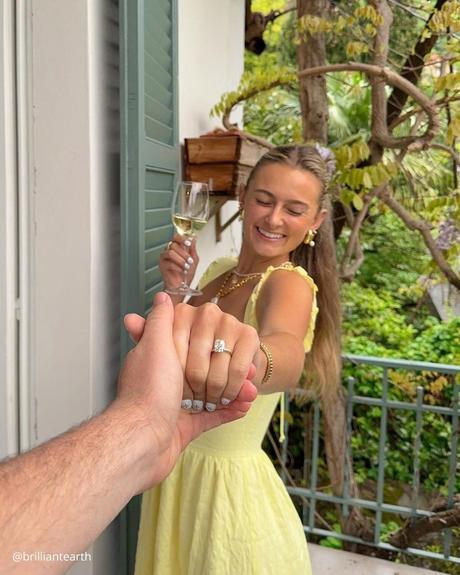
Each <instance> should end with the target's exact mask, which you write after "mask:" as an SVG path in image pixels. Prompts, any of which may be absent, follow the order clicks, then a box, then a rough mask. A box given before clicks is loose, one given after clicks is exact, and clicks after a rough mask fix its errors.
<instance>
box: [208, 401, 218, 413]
mask: <svg viewBox="0 0 460 575" xmlns="http://www.w3.org/2000/svg"><path fill="white" fill-rule="evenodd" d="M216 409H217V405H216V404H215V403H211V402H210V401H208V402H207V403H206V411H216Z"/></svg>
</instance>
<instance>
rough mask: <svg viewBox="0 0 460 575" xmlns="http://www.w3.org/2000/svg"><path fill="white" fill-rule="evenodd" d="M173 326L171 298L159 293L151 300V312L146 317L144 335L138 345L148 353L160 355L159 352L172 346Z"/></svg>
mask: <svg viewBox="0 0 460 575" xmlns="http://www.w3.org/2000/svg"><path fill="white" fill-rule="evenodd" d="M173 324H174V307H173V304H172V301H171V298H170V297H169V295H168V294H166V293H164V292H159V293H157V294H156V295H155V297H154V300H153V307H152V311H151V312H150V313H149V315H148V316H147V319H146V321H145V325H144V333H143V335H142V339H141V340H140V342H139V345H141V344H142V345H144V346H145V347H147V350H148V351H151V352H153V351H155V352H156V353H161V350H162V349H164V348H165V347H167V348H168V349H169V347H171V345H172V335H173Z"/></svg>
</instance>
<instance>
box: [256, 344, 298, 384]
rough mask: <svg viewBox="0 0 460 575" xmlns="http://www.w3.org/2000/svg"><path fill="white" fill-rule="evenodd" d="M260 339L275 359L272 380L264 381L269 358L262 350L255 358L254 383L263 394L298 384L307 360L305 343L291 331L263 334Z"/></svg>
mask: <svg viewBox="0 0 460 575" xmlns="http://www.w3.org/2000/svg"><path fill="white" fill-rule="evenodd" d="M260 341H262V342H263V343H265V345H266V346H267V347H268V348H269V350H270V353H271V355H272V359H273V373H272V376H271V378H270V380H269V381H268V382H266V383H262V380H263V377H264V375H265V372H266V370H267V358H266V355H265V353H264V352H263V351H262V350H259V351H258V352H257V356H256V359H255V365H256V369H257V372H256V377H255V378H254V380H253V383H254V384H255V385H256V387H257V388H258V390H259V393H261V394H268V393H274V392H277V391H287V390H289V389H292V388H293V387H295V386H296V384H297V382H298V381H299V379H300V376H301V374H302V369H303V365H304V360H305V351H304V348H303V343H302V342H300V341H299V339H298V338H296V337H295V336H293V335H292V334H289V333H276V334H271V335H265V336H264V335H261V336H260Z"/></svg>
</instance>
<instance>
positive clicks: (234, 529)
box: [135, 258, 317, 575]
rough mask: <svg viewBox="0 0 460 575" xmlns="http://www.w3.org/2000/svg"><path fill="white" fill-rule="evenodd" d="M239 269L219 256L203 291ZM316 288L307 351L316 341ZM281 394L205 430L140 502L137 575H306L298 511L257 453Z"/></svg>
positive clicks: (249, 313)
mask: <svg viewBox="0 0 460 575" xmlns="http://www.w3.org/2000/svg"><path fill="white" fill-rule="evenodd" d="M235 265H236V260H235V258H221V259H219V260H217V261H215V262H214V263H213V264H211V265H210V266H209V268H208V269H207V271H206V272H205V274H204V275H203V277H202V278H201V280H200V286H201V287H204V286H205V285H206V284H207V283H209V282H211V281H212V280H213V279H215V278H216V277H218V276H219V275H221V274H222V273H225V271H227V270H229V269H231V268H232V267H234V266H235ZM274 269H276V268H273V267H269V268H268V269H267V270H266V272H265V273H264V275H263V276H262V278H261V280H260V281H259V283H258V284H257V286H256V287H255V288H254V291H253V293H252V295H251V297H250V298H249V300H248V303H247V305H246V310H245V318H244V321H245V323H247V324H250V325H252V326H254V327H255V328H256V329H257V327H258V326H257V319H256V310H255V307H256V301H257V296H258V294H259V292H260V289H261V287H262V285H263V284H264V282H265V281H266V280H267V278H268V276H269V275H270V273H271V272H272V271H273V270H274ZM291 269H292V271H293V273H299V274H301V275H302V276H303V277H305V279H306V281H308V283H309V284H310V285H311V287H312V288H313V298H314V299H313V308H312V317H311V323H310V326H309V328H308V331H307V334H306V337H305V342H304V343H305V350H306V351H308V350H309V349H310V347H311V343H312V340H313V332H314V325H315V318H316V314H317V306H316V285H315V284H314V282H313V280H312V279H311V278H310V276H309V275H308V274H307V273H306V271H305V270H304V269H303V268H301V267H294V266H292V267H291ZM281 395H282V394H281V393H273V394H270V395H260V396H258V397H257V399H256V400H255V401H254V403H253V405H252V407H251V409H250V411H249V413H248V414H247V415H246V416H245V417H243V418H242V419H240V420H238V421H234V422H232V423H228V424H226V425H223V426H220V427H218V428H216V429H213V430H211V431H208V432H206V433H204V434H202V435H201V436H200V437H198V438H197V439H196V440H195V441H193V442H192V443H191V444H190V445H189V446H188V447H187V448H186V449H185V451H184V452H183V454H182V455H181V457H180V458H179V461H178V463H177V465H176V466H175V468H174V469H173V471H172V472H171V474H170V475H169V476H168V477H167V478H166V479H165V480H164V481H163V482H162V483H161V484H160V485H159V486H157V487H154V488H152V489H150V490H149V491H146V492H145V493H144V495H143V498H142V511H141V520H140V525H139V536H138V544H137V553H136V569H135V575H271V574H273V575H307V574H311V567H310V560H309V556H308V549H307V543H306V538H305V533H304V531H303V528H302V523H301V521H300V518H299V516H298V513H297V511H296V509H295V507H294V505H293V503H292V501H291V499H290V497H289V495H288V493H287V492H286V489H285V487H284V485H283V483H282V481H281V479H280V478H279V476H278V474H277V472H276V470H275V468H274V467H273V464H272V463H271V461H270V459H269V458H268V456H267V455H266V454H265V452H264V451H263V450H262V448H261V444H262V440H263V438H264V435H265V433H266V430H267V428H268V425H269V423H270V419H271V417H272V415H273V412H274V411H275V408H276V406H277V404H278V401H279V400H280V396H281Z"/></svg>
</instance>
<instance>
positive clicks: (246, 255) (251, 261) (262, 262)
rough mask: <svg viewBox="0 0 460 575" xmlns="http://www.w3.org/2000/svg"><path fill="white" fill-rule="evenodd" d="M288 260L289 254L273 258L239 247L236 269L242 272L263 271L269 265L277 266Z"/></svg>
mask: <svg viewBox="0 0 460 575" xmlns="http://www.w3.org/2000/svg"><path fill="white" fill-rule="evenodd" d="M287 261H289V254H282V255H280V256H276V257H273V258H270V257H264V256H260V255H258V254H255V253H254V252H252V253H251V252H250V251H249V250H247V249H245V248H244V246H243V247H242V248H241V251H240V255H239V257H238V264H237V266H236V269H237V270H238V272H240V273H242V274H249V273H258V272H264V271H265V270H266V269H267V268H268V267H269V266H279V265H281V264H284V263H285V262H287Z"/></svg>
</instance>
